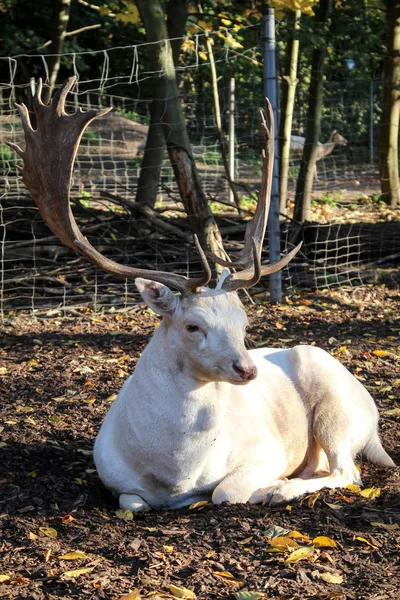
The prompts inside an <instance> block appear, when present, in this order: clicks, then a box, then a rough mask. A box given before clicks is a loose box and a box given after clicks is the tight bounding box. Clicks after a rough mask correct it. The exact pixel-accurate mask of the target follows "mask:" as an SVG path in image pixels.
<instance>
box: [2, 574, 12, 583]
mask: <svg viewBox="0 0 400 600" xmlns="http://www.w3.org/2000/svg"><path fill="white" fill-rule="evenodd" d="M9 579H10V576H9V575H0V583H3V581H9Z"/></svg>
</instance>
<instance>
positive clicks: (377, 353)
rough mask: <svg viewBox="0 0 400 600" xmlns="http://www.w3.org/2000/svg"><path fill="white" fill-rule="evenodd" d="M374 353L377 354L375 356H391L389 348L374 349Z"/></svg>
mask: <svg viewBox="0 0 400 600" xmlns="http://www.w3.org/2000/svg"><path fill="white" fill-rule="evenodd" d="M372 354H375V356H389V354H390V352H388V351H387V350H373V351H372Z"/></svg>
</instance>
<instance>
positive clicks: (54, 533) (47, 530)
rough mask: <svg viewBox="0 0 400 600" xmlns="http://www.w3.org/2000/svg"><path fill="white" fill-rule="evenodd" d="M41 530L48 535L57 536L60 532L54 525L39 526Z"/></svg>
mask: <svg viewBox="0 0 400 600" xmlns="http://www.w3.org/2000/svg"><path fill="white" fill-rule="evenodd" d="M39 531H41V532H42V533H44V535H47V537H52V538H56V537H57V536H58V532H57V531H56V530H55V529H53V527H39Z"/></svg>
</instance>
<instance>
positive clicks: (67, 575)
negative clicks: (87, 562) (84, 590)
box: [62, 567, 94, 579]
mask: <svg viewBox="0 0 400 600" xmlns="http://www.w3.org/2000/svg"><path fill="white" fill-rule="evenodd" d="M93 570H94V567H87V568H86V569H75V570H74V571H65V572H64V573H63V574H62V577H63V578H65V579H75V578H76V577H80V575H84V574H85V573H91V572H92V571H93Z"/></svg>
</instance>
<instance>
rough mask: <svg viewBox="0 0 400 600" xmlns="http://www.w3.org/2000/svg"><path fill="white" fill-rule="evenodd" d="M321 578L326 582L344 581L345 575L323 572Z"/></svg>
mask: <svg viewBox="0 0 400 600" xmlns="http://www.w3.org/2000/svg"><path fill="white" fill-rule="evenodd" d="M320 577H321V579H323V580H324V581H326V583H343V577H342V576H341V575H334V574H333V573H321V575H320Z"/></svg>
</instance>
